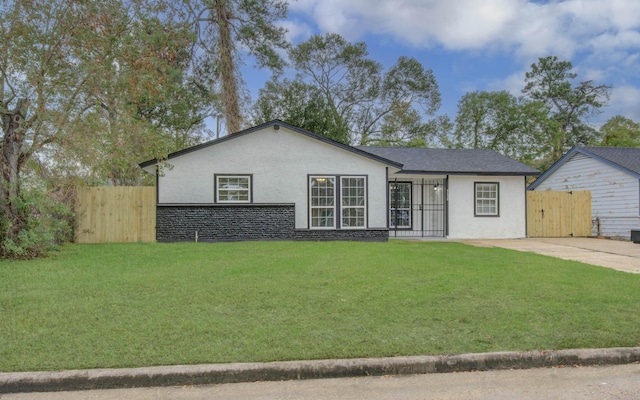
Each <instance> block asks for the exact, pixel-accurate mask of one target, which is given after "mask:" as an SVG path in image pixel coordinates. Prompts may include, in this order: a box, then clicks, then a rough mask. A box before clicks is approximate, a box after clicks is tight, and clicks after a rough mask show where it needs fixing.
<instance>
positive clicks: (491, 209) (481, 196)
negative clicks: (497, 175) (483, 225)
mask: <svg viewBox="0 0 640 400" xmlns="http://www.w3.org/2000/svg"><path fill="white" fill-rule="evenodd" d="M498 197H499V185H498V183H495V182H476V184H475V215H476V216H477V217H497V216H499V215H500V204H499V200H498Z"/></svg>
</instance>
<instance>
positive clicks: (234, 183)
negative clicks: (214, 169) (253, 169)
mask: <svg viewBox="0 0 640 400" xmlns="http://www.w3.org/2000/svg"><path fill="white" fill-rule="evenodd" d="M215 184H216V189H215V190H216V203H250V202H251V176H250V175H216V176H215Z"/></svg>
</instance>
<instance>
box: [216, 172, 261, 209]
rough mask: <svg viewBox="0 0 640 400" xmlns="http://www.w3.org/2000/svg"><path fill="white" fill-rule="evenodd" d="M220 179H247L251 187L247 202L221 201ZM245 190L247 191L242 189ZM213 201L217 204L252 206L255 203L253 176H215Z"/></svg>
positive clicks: (248, 189) (248, 191) (248, 190)
mask: <svg viewBox="0 0 640 400" xmlns="http://www.w3.org/2000/svg"><path fill="white" fill-rule="evenodd" d="M220 178H247V181H248V184H249V187H248V188H247V189H246V190H247V200H220V188H219V182H218V181H219V179H220ZM242 190H245V189H242ZM213 200H214V203H217V204H250V203H253V174H214V175H213Z"/></svg>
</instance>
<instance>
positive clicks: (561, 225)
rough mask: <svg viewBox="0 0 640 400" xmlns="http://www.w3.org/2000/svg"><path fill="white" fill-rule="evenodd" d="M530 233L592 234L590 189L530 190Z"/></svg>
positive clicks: (546, 235) (534, 234)
mask: <svg viewBox="0 0 640 400" xmlns="http://www.w3.org/2000/svg"><path fill="white" fill-rule="evenodd" d="M527 236H528V237H588V236H592V231H591V192H590V191H588V190H583V191H572V192H553V191H527Z"/></svg>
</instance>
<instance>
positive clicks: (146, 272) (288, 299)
mask: <svg viewBox="0 0 640 400" xmlns="http://www.w3.org/2000/svg"><path fill="white" fill-rule="evenodd" d="M639 327H640V275H632V274H627V273H623V272H618V271H613V270H609V269H605V268H599V267H595V266H589V265H586V264H581V263H577V262H570V261H563V260H559V259H555V258H551V257H545V256H540V255H535V254H530V253H520V252H515V251H510V250H504V249H496V248H476V247H471V246H467V245H463V244H460V243H444V242H433V243H429V242H426V243H425V242H421V243H417V242H404V241H391V242H389V243H346V242H295V243H291V242H248V243H219V244H204V243H183V244H108V245H69V246H66V247H64V248H63V249H62V250H61V251H60V252H59V253H57V254H55V255H53V256H52V257H51V258H49V259H43V260H35V261H25V262H7V261H4V262H1V263H0V371H30V370H60V369H75V368H98V367H137V366H150V365H170V364H196V363H220V362H222V363H224V362H249V361H273V360H293V359H322V358H349V357H378V356H396V355H415V354H452V353H466V352H485V351H500V350H532V349H561V348H583V347H587V348H588V347H613V346H637V345H640V329H639Z"/></svg>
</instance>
